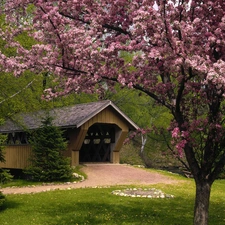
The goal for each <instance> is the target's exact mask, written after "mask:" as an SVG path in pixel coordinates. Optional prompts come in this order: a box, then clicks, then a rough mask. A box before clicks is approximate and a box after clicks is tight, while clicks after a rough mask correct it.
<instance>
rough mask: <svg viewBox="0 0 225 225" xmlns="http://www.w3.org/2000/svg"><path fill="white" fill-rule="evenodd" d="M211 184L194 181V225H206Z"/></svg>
mask: <svg viewBox="0 0 225 225" xmlns="http://www.w3.org/2000/svg"><path fill="white" fill-rule="evenodd" d="M210 192H211V183H210V182H208V181H200V182H198V181H196V196H195V210H194V225H208V215H209V199H210Z"/></svg>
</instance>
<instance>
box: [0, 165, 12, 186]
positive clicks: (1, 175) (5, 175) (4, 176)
mask: <svg viewBox="0 0 225 225" xmlns="http://www.w3.org/2000/svg"><path fill="white" fill-rule="evenodd" d="M12 179H13V176H12V175H11V174H10V172H9V170H6V169H0V183H1V184H5V183H8V182H10V181H12Z"/></svg>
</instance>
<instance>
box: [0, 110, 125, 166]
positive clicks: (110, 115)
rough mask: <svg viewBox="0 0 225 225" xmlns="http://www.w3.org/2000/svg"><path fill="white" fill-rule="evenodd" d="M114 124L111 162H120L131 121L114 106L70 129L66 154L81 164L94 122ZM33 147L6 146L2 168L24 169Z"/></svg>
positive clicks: (75, 163)
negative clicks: (81, 150)
mask: <svg viewBox="0 0 225 225" xmlns="http://www.w3.org/2000/svg"><path fill="white" fill-rule="evenodd" d="M96 123H99V124H101V123H102V124H114V125H115V132H116V133H115V143H112V144H111V146H110V147H111V151H112V154H111V160H110V161H111V162H112V163H119V151H120V148H121V147H122V144H123V142H124V140H125V138H126V137H127V134H128V132H129V123H128V122H127V121H126V120H125V119H124V118H123V117H122V116H121V115H120V114H119V113H118V112H117V111H115V109H114V108H113V107H107V108H105V109H104V110H102V111H101V112H99V113H98V114H97V115H95V116H93V117H92V118H90V119H89V120H88V121H87V122H86V123H84V124H83V125H81V126H80V127H79V128H78V129H69V130H68V132H69V133H68V134H69V145H68V149H67V151H65V153H64V155H65V156H66V157H71V165H72V166H76V165H78V164H79V150H80V149H81V146H82V144H83V142H84V139H85V136H86V134H87V131H88V129H89V127H91V126H92V125H93V124H96ZM30 155H31V147H30V146H29V145H13V146H7V147H6V148H5V159H6V163H0V167H2V168H14V169H24V168H25V167H26V166H28V165H29V161H28V159H29V157H30Z"/></svg>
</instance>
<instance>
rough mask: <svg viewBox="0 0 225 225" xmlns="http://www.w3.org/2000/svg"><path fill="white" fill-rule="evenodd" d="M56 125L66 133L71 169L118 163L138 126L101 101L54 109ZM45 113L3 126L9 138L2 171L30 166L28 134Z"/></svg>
mask: <svg viewBox="0 0 225 225" xmlns="http://www.w3.org/2000/svg"><path fill="white" fill-rule="evenodd" d="M49 114H50V116H52V117H53V124H54V125H55V126H57V127H60V128H61V129H63V130H64V131H65V138H66V139H67V141H68V147H67V150H66V151H65V153H64V154H65V156H66V157H70V158H71V165H72V166H76V165H78V164H80V163H81V162H111V163H119V151H120V149H121V147H122V145H123V142H124V140H125V138H126V137H127V134H128V132H129V131H131V130H136V129H138V126H137V125H136V124H135V123H134V122H133V121H132V120H131V119H129V118H128V117H127V116H126V115H125V114H124V113H123V112H122V111H121V110H120V109H119V108H118V107H117V106H116V105H115V104H113V103H112V102H111V101H109V100H106V101H100V102H92V103H86V104H77V105H74V106H69V107H63V108H56V109H52V110H51V111H50V112H49ZM45 115H46V111H38V112H35V113H26V114H20V115H17V116H16V117H15V118H14V119H13V120H12V119H11V120H7V121H6V122H5V123H4V125H2V126H0V133H4V134H7V135H8V138H7V145H6V148H5V159H6V162H5V163H0V167H2V168H11V169H23V168H25V167H26V166H28V165H29V160H28V159H29V156H30V154H31V146H30V145H29V141H28V139H29V138H28V134H29V132H27V131H29V130H35V129H37V128H39V127H40V125H41V121H42V120H43V118H44V117H45Z"/></svg>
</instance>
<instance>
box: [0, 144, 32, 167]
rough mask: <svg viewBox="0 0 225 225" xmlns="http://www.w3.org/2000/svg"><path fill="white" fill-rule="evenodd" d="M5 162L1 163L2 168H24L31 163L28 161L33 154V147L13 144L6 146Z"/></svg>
mask: <svg viewBox="0 0 225 225" xmlns="http://www.w3.org/2000/svg"><path fill="white" fill-rule="evenodd" d="M4 152H5V160H6V162H5V163H0V167H2V168H11V169H23V168H25V167H27V166H28V165H29V164H30V163H29V161H28V159H29V157H30V155H31V147H30V146H29V145H12V146H10V145H9V146H6V148H5V149H4Z"/></svg>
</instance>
